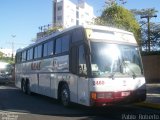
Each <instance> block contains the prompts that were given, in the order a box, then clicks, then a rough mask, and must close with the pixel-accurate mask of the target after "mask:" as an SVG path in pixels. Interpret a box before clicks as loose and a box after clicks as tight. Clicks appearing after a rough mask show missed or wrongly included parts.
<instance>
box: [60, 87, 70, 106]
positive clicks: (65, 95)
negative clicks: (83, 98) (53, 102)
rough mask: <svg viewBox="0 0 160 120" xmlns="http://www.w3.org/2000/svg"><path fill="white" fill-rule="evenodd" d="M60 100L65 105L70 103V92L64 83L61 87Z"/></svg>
mask: <svg viewBox="0 0 160 120" xmlns="http://www.w3.org/2000/svg"><path fill="white" fill-rule="evenodd" d="M61 102H62V104H63V105H64V106H65V107H68V106H69V105H70V92H69V88H68V85H66V84H64V85H63V86H62V89H61Z"/></svg>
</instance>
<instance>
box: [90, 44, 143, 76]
mask: <svg viewBox="0 0 160 120" xmlns="http://www.w3.org/2000/svg"><path fill="white" fill-rule="evenodd" d="M91 71H92V77H115V76H119V77H120V76H122V77H123V76H133V77H136V76H141V75H142V73H143V69H142V62H141V57H140V53H139V50H138V47H136V46H131V45H122V44H110V43H106V42H93V41H92V42H91Z"/></svg>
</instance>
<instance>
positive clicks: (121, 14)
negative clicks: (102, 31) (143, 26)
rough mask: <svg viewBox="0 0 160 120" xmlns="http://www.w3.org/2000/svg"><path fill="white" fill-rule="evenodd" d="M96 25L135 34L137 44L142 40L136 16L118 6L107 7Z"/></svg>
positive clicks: (96, 21)
mask: <svg viewBox="0 0 160 120" xmlns="http://www.w3.org/2000/svg"><path fill="white" fill-rule="evenodd" d="M95 24H98V25H106V26H112V27H118V28H121V29H125V30H127V31H130V32H133V33H134V35H135V37H136V39H137V42H138V43H139V38H140V26H139V23H138V22H137V21H136V19H135V17H134V15H133V14H132V13H131V12H130V11H129V10H127V9H125V8H124V7H122V6H118V5H117V4H113V5H112V6H110V7H106V8H105V9H104V11H103V12H102V14H101V16H100V17H99V18H96V19H95Z"/></svg>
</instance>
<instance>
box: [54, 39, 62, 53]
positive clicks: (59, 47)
mask: <svg viewBox="0 0 160 120" xmlns="http://www.w3.org/2000/svg"><path fill="white" fill-rule="evenodd" d="M61 48H62V44H61V38H58V39H56V47H55V54H59V53H61Z"/></svg>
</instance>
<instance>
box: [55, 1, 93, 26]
mask: <svg viewBox="0 0 160 120" xmlns="http://www.w3.org/2000/svg"><path fill="white" fill-rule="evenodd" d="M93 18H95V16H94V13H93V7H92V6H90V5H88V4H87V3H86V2H85V1H84V0H78V3H77V4H75V3H73V2H72V1H70V0H54V1H53V26H62V27H64V28H67V27H70V26H73V25H86V24H92V22H93Z"/></svg>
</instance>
